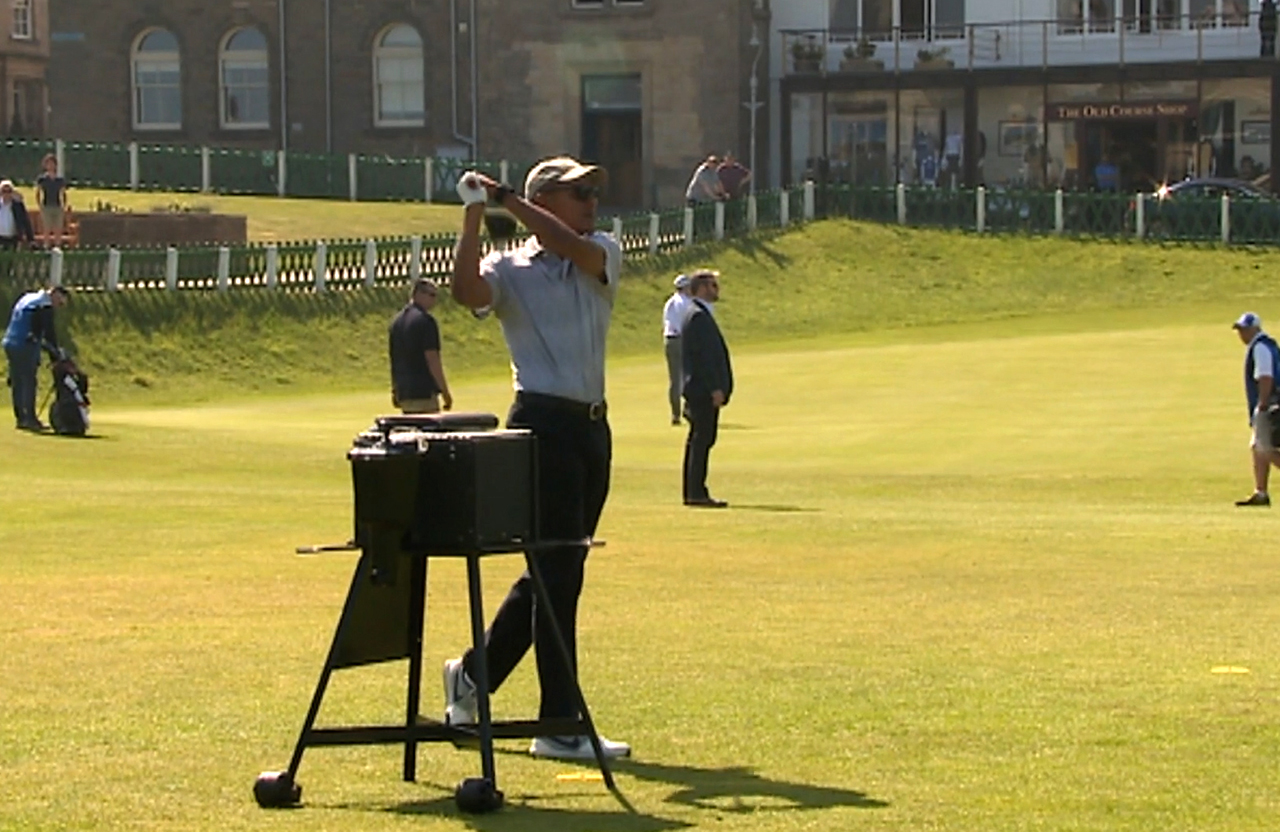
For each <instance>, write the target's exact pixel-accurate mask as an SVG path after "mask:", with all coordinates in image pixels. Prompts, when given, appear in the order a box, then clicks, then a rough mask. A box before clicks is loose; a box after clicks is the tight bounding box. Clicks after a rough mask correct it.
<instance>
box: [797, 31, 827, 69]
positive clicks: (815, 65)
mask: <svg viewBox="0 0 1280 832" xmlns="http://www.w3.org/2000/svg"><path fill="white" fill-rule="evenodd" d="M826 55H827V48H826V44H823V43H819V42H818V39H817V37H815V36H814V35H805V36H804V37H803V38H800V39H799V40H797V41H795V42H794V43H792V44H791V60H792V61H793V63H794V65H795V70H796V72H819V71H820V70H821V69H822V61H823V59H824V58H825V57H826Z"/></svg>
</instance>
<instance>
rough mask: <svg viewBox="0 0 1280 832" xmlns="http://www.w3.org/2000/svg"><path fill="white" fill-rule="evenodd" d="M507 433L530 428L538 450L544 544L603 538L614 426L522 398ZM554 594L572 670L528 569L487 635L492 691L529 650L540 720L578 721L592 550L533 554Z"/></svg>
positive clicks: (469, 663)
mask: <svg viewBox="0 0 1280 832" xmlns="http://www.w3.org/2000/svg"><path fill="white" fill-rule="evenodd" d="M507 427H510V428H528V429H530V430H532V431H533V434H534V436H535V438H536V439H537V445H538V475H539V482H538V486H539V496H538V499H539V516H538V524H539V531H540V533H541V535H542V538H543V539H544V540H583V539H585V538H588V537H591V536H592V535H594V534H595V531H596V524H597V523H598V522H599V520H600V512H601V511H602V510H603V509H604V503H605V498H606V497H607V496H608V494H609V468H610V465H611V463H612V458H613V437H612V434H611V433H610V430H609V423H608V421H607V420H606V419H605V418H603V416H602V417H601V418H597V419H592V418H590V417H589V416H588V415H587V412H586V409H585V406H582V407H581V408H574V407H572V406H565V407H560V406H555V405H549V404H547V403H545V402H538V403H530V402H528V401H525V400H522V399H521V398H519V397H517V399H516V403H515V404H514V405H512V407H511V412H510V413H509V414H508V416H507ZM532 557H533V558H535V559H536V560H537V563H538V568H539V570H540V571H541V572H542V578H543V580H544V581H545V582H546V584H547V593H548V594H549V595H550V596H551V605H552V607H553V608H554V609H555V614H556V620H557V621H558V622H559V625H560V632H561V633H562V634H563V635H564V638H565V642H566V645H567V646H568V648H569V655H570V656H572V657H573V658H574V666H573V667H572V668H566V667H564V662H563V661H562V659H561V657H560V652H559V650H558V649H557V648H556V645H555V636H554V635H553V634H552V632H551V629H550V627H548V626H547V625H546V621H547V619H546V618H545V615H546V612H545V611H543V610H540V609H539V606H540V605H539V604H538V603H537V598H536V597H535V594H534V591H533V579H532V578H531V577H530V575H529V572H528V570H525V573H524V574H523V575H521V576H520V578H519V579H517V580H516V582H515V584H514V585H512V587H511V591H510V592H509V593H508V594H507V597H506V600H504V601H503V602H502V606H501V607H499V608H498V613H497V615H495V616H494V619H493V623H492V624H491V625H490V627H489V631H488V633H486V634H485V656H486V658H487V660H488V664H489V667H488V670H489V687H490V690H492V691H496V690H497V689H498V688H499V687H500V686H501V685H502V683H503V682H504V681H505V680H506V678H507V677H508V676H509V675H511V671H513V670H515V668H516V665H518V664H519V663H520V660H521V659H522V658H524V655H525V653H527V652H529V647H530V646H533V647H534V648H535V650H534V652H535V654H536V656H537V661H538V682H539V684H540V685H541V687H542V704H541V706H540V707H539V709H538V715H539V717H540V718H551V717H570V718H576V717H578V716H579V714H578V703H577V699H576V697H575V696H574V692H573V680H574V678H575V677H576V675H577V621H578V596H579V595H581V593H582V581H583V575H584V571H585V567H586V561H587V547H586V546H585V545H583V546H559V547H556V548H553V549H544V550H542V551H539V552H536V553H533V554H532ZM474 661H475V659H474V656H473V655H472V651H470V650H468V651H467V653H466V655H465V656H463V667H465V668H466V669H467V674H468V675H469V676H471V677H472V678H475V675H476V674H475V671H474V669H473V668H474Z"/></svg>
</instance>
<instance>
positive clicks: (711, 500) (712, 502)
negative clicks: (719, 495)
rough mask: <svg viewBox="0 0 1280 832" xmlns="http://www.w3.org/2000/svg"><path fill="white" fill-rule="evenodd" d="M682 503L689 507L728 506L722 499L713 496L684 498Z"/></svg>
mask: <svg viewBox="0 0 1280 832" xmlns="http://www.w3.org/2000/svg"><path fill="white" fill-rule="evenodd" d="M684 504H685V505H686V506H689V507H690V508H728V507H729V504H728V503H727V502H725V501H724V500H717V499H716V498H715V497H698V498H695V499H692V500H685V501H684Z"/></svg>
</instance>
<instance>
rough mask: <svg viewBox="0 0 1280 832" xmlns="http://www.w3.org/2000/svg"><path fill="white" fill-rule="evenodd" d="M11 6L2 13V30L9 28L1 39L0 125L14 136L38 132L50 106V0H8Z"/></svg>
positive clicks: (42, 131) (0, 28)
mask: <svg viewBox="0 0 1280 832" xmlns="http://www.w3.org/2000/svg"><path fill="white" fill-rule="evenodd" d="M9 7H10V8H9V14H7V15H0V32H3V31H4V29H5V28H7V29H8V32H9V36H8V37H7V38H3V39H0V90H3V91H4V98H3V99H2V100H0V119H2V120H0V125H3V127H4V130H5V132H6V133H7V134H8V135H11V136H12V135H17V136H26V135H35V136H39V135H41V134H43V133H44V130H45V113H46V111H47V110H48V100H47V97H46V92H45V67H46V65H47V64H48V63H49V3H48V0H9ZM0 8H2V6H0Z"/></svg>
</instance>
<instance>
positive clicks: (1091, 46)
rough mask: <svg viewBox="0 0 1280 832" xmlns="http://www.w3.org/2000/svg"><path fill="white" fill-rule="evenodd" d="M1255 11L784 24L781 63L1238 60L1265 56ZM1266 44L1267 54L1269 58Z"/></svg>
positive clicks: (862, 65)
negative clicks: (877, 25) (874, 26)
mask: <svg viewBox="0 0 1280 832" xmlns="http://www.w3.org/2000/svg"><path fill="white" fill-rule="evenodd" d="M1084 5H1085V8H1087V7H1088V4H1084ZM1116 5H1117V6H1119V5H1127V4H1119V3H1117V4H1116ZM1259 14H1260V13H1259V12H1256V11H1254V12H1245V11H1243V10H1241V11H1239V12H1233V11H1223V12H1214V13H1211V14H1203V15H1190V14H1185V15H1170V16H1159V15H1154V14H1153V15H1145V16H1141V17H1105V18H1084V17H1072V18H1061V19H1058V20H1021V21H1008V22H1003V23H970V24H965V25H948V26H931V27H917V28H913V29H904V28H903V27H900V26H899V27H894V28H893V29H892V30H890V31H883V30H880V31H873V30H871V29H861V30H859V29H846V30H838V29H786V30H783V31H782V33H781V34H782V46H783V50H784V53H785V60H784V62H783V65H784V67H785V72H786V73H787V74H788V75H797V74H799V75H805V74H823V75H825V74H831V73H854V72H916V71H929V70H939V69H1007V68H1016V67H1026V68H1048V67H1057V66H1083V65H1094V64H1114V65H1121V66H1123V65H1125V64H1138V63H1171V62H1183V61H1196V62H1201V61H1224V60H1241V59H1248V58H1259V57H1261V56H1262V35H1261V33H1260V31H1259V27H1258V19H1259ZM1271 51H1272V54H1271V55H1269V56H1266V60H1271V61H1274V60H1276V58H1275V54H1274V52H1275V50H1274V49H1272V50H1271Z"/></svg>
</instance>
